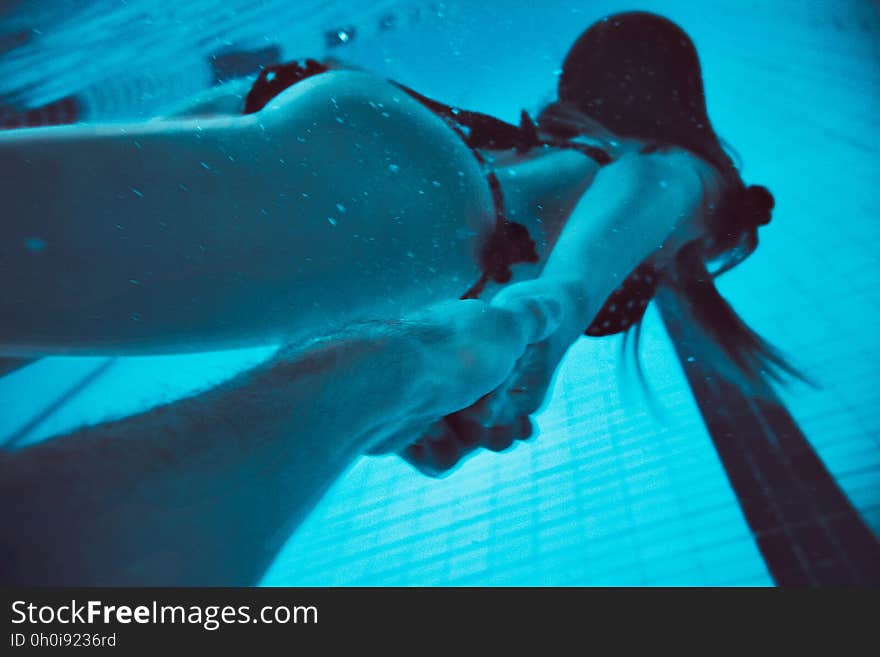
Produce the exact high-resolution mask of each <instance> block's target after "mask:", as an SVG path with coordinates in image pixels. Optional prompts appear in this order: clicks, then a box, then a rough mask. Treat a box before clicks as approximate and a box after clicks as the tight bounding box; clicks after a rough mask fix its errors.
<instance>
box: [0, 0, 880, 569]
mask: <svg viewBox="0 0 880 657" xmlns="http://www.w3.org/2000/svg"><path fill="white" fill-rule="evenodd" d="M634 6H638V7H640V8H643V9H646V10H649V11H655V12H658V13H661V14H664V15H666V16H668V17H670V18H672V19H673V20H675V21H676V22H678V23H679V24H681V25H682V26H683V27H684V28H685V29H686V30H687V31H688V32H689V33H690V34H691V35H692V37H693V39H694V41H695V43H696V45H697V48H698V50H699V52H700V54H701V57H702V62H703V68H704V77H705V83H706V91H707V96H708V103H709V112H710V115H711V117H712V119H713V121H714V123H715V126H716V128H717V130H718V132H719V133H720V134H721V135H722V136H723V137H724V138H725V139H726V140H727V141H728V142H730V143H731V144H732V145H734V146H735V148H736V150H737V151H738V152H739V154H740V156H741V158H742V160H743V163H744V167H743V173H744V177H745V179H746V180H747V181H748V182H756V183H760V184H765V185H767V186H768V187H769V188H770V189H772V190H773V193H774V195H775V196H776V201H777V207H776V211H775V213H774V219H773V222H772V224H771V225H770V226H769V227H767V228H766V229H763V230H762V233H761V247H760V248H759V249H758V251H757V252H756V253H755V255H754V256H752V257H751V258H750V259H749V260H748V261H747V263H745V264H744V265H743V266H741V267H739V268H737V269H736V270H735V271H733V272H731V273H730V274H728V275H726V276H724V277H723V278H722V279H721V280H720V288H721V291H722V292H723V293H724V294H725V296H727V297H728V298H729V299H730V300H731V302H732V304H733V305H734V306H735V307H736V309H737V310H738V311H739V312H740V313H741V314H742V315H743V317H744V318H745V319H746V320H747V321H748V322H749V323H750V325H752V326H753V327H754V328H756V329H757V330H758V331H759V332H760V333H761V334H763V335H765V336H766V337H767V338H768V339H769V340H771V341H772V342H774V343H776V344H778V345H779V346H780V347H782V348H783V350H784V351H785V352H786V353H787V354H788V355H790V356H791V357H792V360H793V361H794V362H795V364H796V365H798V366H799V367H801V368H802V369H803V370H805V371H806V372H807V373H808V374H809V375H810V376H811V377H812V378H814V379H816V380H817V381H818V383H819V384H820V387H819V388H818V389H813V388H809V387H807V386H804V385H792V386H790V387H787V388H781V389H779V391H778V393H779V396H780V398H781V400H782V401H783V402H784V403H785V405H786V406H787V408H788V410H789V412H790V413H791V415H792V417H793V418H794V420H795V421H796V422H797V424H798V425H799V426H800V429H801V430H802V431H803V433H804V435H805V436H806V437H807V439H808V440H809V443H810V444H811V445H812V447H813V448H814V449H815V450H816V452H817V453H818V455H819V457H820V458H821V460H822V462H823V463H824V464H825V466H826V468H827V469H828V471H829V472H830V474H831V476H832V477H833V478H834V479H835V480H836V482H837V483H838V485H839V486H840V488H841V489H842V490H843V491H844V493H845V494H846V496H847V497H848V498H849V500H850V501H851V503H852V504H853V506H854V507H855V508H856V509H857V510H858V512H859V513H860V514H861V517H862V518H863V519H864V521H865V522H866V523H867V525H868V526H869V527H871V528H872V529H873V531H874V532H875V533H877V532H880V415H878V413H877V410H878V408H880V385H878V384H880V380H878V376H877V372H878V371H880V355H878V350H877V349H876V346H875V342H876V336H877V335H878V334H880V292H878V290H880V262H878V255H877V254H878V253H880V248H878V247H880V222H878V221H877V218H878V217H880V187H878V185H877V181H878V180H880V138H878V132H880V119H878V117H880V112H878V100H880V66H878V64H880V38H878V37H880V16H878V11H877V5H876V4H875V3H873V2H869V1H867V0H865V1H858V0H813V1H812V2H808V3H805V2H801V1H799V0H772V1H770V2H758V1H757V0H753V1H748V0H747V1H742V0H710V1H709V2H704V3H695V2H690V1H688V0H669V1H666V2H663V1H661V0H656V1H649V0H642V1H640V2H638V3H633V2H630V1H627V2H617V1H612V0H596V1H585V0H581V1H578V2H575V1H571V0H548V1H546V2H542V3H540V9H536V3H534V2H531V1H528V0H511V1H501V0H486V1H484V2H479V3H476V2H469V1H467V0H449V1H447V2H421V1H419V0H395V1H384V2H380V1H375V2H368V1H366V0H364V1H361V0H357V1H352V2H344V1H336V2H327V1H325V2H319V1H301V2H282V1H280V0H263V1H257V0H226V1H225V2H215V1H213V0H196V1H194V2H189V3H178V2H171V1H170V0H169V1H167V2H164V1H161V0H153V1H150V0H129V2H127V3H119V2H111V1H109V0H91V1H89V0H77V1H75V2H72V1H71V2H65V3H54V2H48V1H46V2H28V1H27V0H24V1H22V2H15V1H11V2H10V0H6V1H3V2H0V102H3V103H4V104H5V105H6V106H7V107H14V108H15V109H16V110H17V111H23V110H25V109H27V108H35V107H39V106H42V105H46V104H48V103H52V102H54V101H57V100H59V99H62V98H65V97H68V96H71V95H75V96H77V97H78V98H80V99H81V102H82V104H83V107H84V108H85V109H87V110H88V112H90V117H91V118H94V119H102V118H103V119H107V120H111V119H117V118H139V117H141V118H143V117H149V116H152V115H155V114H156V113H157V112H160V111H162V108H164V107H167V106H170V105H173V103H174V102H175V101H176V100H179V99H181V98H185V97H186V96H188V95H191V94H194V93H197V92H199V91H202V90H204V89H205V88H207V87H208V86H209V84H210V83H211V80H212V77H211V76H212V74H213V72H212V70H211V68H210V65H209V59H208V56H209V55H210V54H211V53H216V52H219V51H222V50H223V49H224V48H226V49H228V48H240V49H259V48H265V47H268V46H272V45H274V46H277V47H278V48H279V49H280V52H281V53H282V55H283V58H285V59H292V58H297V57H304V56H315V57H319V56H323V55H326V54H332V55H334V56H337V57H340V58H342V59H345V60H346V61H349V62H352V63H354V64H357V65H360V66H363V67H365V68H368V69H371V70H374V71H377V72H379V73H381V74H383V75H386V76H388V77H392V78H394V79H397V80H399V81H401V82H403V83H405V84H408V85H410V86H412V87H414V88H416V89H418V90H420V91H422V92H424V93H426V94H427V95H429V96H432V97H435V98H440V99H443V100H444V101H446V102H449V103H454V104H458V105H461V106H464V107H468V108H471V109H475V110H479V111H484V112H488V113H492V114H494V115H496V116H499V117H501V118H503V119H506V120H512V121H515V120H516V119H517V118H518V114H519V110H520V109H522V108H525V109H528V110H530V111H533V110H535V109H536V108H538V107H539V106H540V105H541V104H543V103H544V102H546V101H547V100H549V99H550V98H551V94H552V93H553V90H554V84H555V75H556V72H557V69H558V68H559V66H560V62H561V59H562V57H563V55H564V54H565V52H566V50H567V48H568V47H569V45H570V44H571V43H572V42H573V40H574V39H575V38H576V37H577V36H578V35H579V34H580V32H581V31H582V30H583V29H584V28H585V27H586V26H587V25H588V24H590V23H591V22H593V21H594V20H595V19H597V18H599V17H601V16H602V15H605V14H607V13H610V12H613V11H620V10H624V9H630V8H633V7H634ZM334 34H335V35H336V38H335V39H334V37H333V35H334ZM340 35H341V36H340ZM50 192H51V188H50V187H49V186H47V193H50ZM0 321H2V318H0ZM619 352H620V341H619V339H618V338H608V339H602V340H595V339H590V340H588V339H586V338H584V339H581V341H580V342H578V343H577V344H576V345H575V347H574V348H573V349H572V351H571V352H570V354H569V356H568V357H567V359H566V361H565V363H564V365H563V367H562V370H561V371H560V373H559V374H558V377H557V379H556V382H555V385H554V388H553V393H552V399H551V401H550V403H549V405H548V406H547V407H546V409H545V410H544V411H543V412H542V413H541V414H540V415H539V416H538V418H537V424H538V426H539V428H540V435H538V436H537V437H536V438H535V439H533V440H531V441H529V442H527V443H523V444H518V445H517V446H516V447H515V448H513V449H511V450H510V451H509V452H507V453H504V454H494V453H483V454H480V455H478V456H476V457H474V458H472V459H471V460H470V461H468V462H467V463H465V464H464V465H463V466H462V467H461V468H460V469H458V470H457V471H456V472H455V473H453V474H452V475H451V476H449V477H446V478H444V479H440V480H432V479H427V478H424V477H422V476H420V475H418V474H416V473H415V471H413V470H412V469H411V468H410V467H409V466H407V465H406V464H404V463H403V462H402V461H400V460H399V459H396V458H393V457H381V458H364V459H361V460H359V461H358V462H357V463H356V464H355V465H354V466H353V467H352V468H351V469H350V471H349V472H348V473H347V474H346V475H345V476H344V477H343V478H342V479H340V480H339V481H338V482H337V483H336V485H335V486H334V487H333V488H332V490H331V491H330V493H329V494H328V495H327V496H326V497H325V498H324V499H323V500H322V501H321V503H320V504H319V506H318V507H317V508H316V509H315V510H314V512H313V513H312V514H311V515H310V516H309V518H308V519H307V521H306V522H305V524H304V525H302V526H301V527H300V528H299V529H298V530H297V531H296V533H295V534H294V535H293V536H292V537H291V538H290V540H289V541H288V543H287V545H286V546H285V548H284V549H283V550H282V551H281V553H280V554H279V556H278V558H277V560H276V562H275V564H274V565H273V567H272V568H271V569H270V571H269V572H268V573H267V574H266V576H265V578H264V582H263V583H264V584H266V585H349V584H357V585H392V584H394V585H398V584H400V585H423V584H440V585H447V584H455V585H482V584H492V585H495V584H497V585H507V584H551V585H572V584H578V585H580V584H586V585H599V584H618V585H619V584H630V585H639V584H649V585H652V584H667V585H686V584H687V585H689V584H696V585H704V584H705V585H771V584H773V582H774V577H773V574H772V573H771V572H770V570H769V569H768V566H767V562H766V560H765V557H764V556H762V552H761V550H760V549H759V544H758V541H757V540H756V536H755V531H754V530H753V528H751V527H750V525H749V523H748V522H747V519H746V517H745V516H744V512H743V507H742V505H741V504H740V502H739V500H738V497H737V494H736V493H735V492H734V489H733V487H732V486H731V483H730V480H729V474H728V473H727V472H726V470H725V465H724V463H722V461H721V460H720V458H719V453H718V450H717V449H716V446H715V444H714V443H713V440H712V439H711V437H710V435H709V433H708V431H707V429H706V426H705V424H704V421H703V419H702V417H701V415H700V411H699V409H698V406H697V403H696V401H695V399H694V395H693V394H692V392H691V389H690V387H689V386H688V382H687V380H686V378H685V375H684V372H683V370H682V366H681V365H680V363H679V360H678V358H677V357H676V353H675V349H674V347H673V345H672V343H671V341H670V339H669V337H668V336H667V334H666V332H665V330H664V327H663V324H662V322H661V321H660V318H659V314H658V313H657V311H656V309H654V308H653V307H652V308H650V309H649V311H648V314H647V320H646V324H645V327H644V331H643V342H642V346H641V353H642V358H643V362H644V364H645V369H646V375H647V379H648V382H649V385H650V389H651V391H652V395H653V400H654V401H653V403H649V402H648V401H647V399H646V397H645V396H644V395H643V394H642V393H641V392H640V390H639V388H638V386H637V385H636V384H634V381H635V379H634V377H632V376H630V375H627V374H626V373H625V372H623V373H622V371H621V367H620V359H619ZM267 353H269V348H262V349H251V350H247V351H238V352H222V353H209V354H191V355H185V356H162V357H138V358H116V359H112V360H110V359H106V358H47V359H43V360H41V361H39V362H37V363H35V364H32V365H29V366H27V367H25V368H23V369H19V370H16V371H15V372H13V373H12V374H9V375H7V376H5V377H3V378H2V379H0V438H3V437H5V439H6V440H7V441H15V443H16V444H17V445H19V446H20V445H26V444H29V443H33V442H36V441H39V440H42V439H45V438H47V437H50V436H52V435H54V434H57V433H59V432H62V431H64V430H68V429H71V428H73V427H76V426H78V425H80V424H82V423H83V422H95V421H98V420H100V419H103V418H108V417H118V416H120V415H122V414H125V413H132V412H135V411H138V410H141V409H143V408H146V407H149V406H151V405H154V404H156V403H158V402H161V401H168V400H171V399H174V398H177V397H180V396H182V395H184V394H187V393H189V392H193V391H195V390H199V389H202V388H204V387H206V386H208V385H210V384H212V383H216V382H219V381H221V380H223V379H224V378H228V377H230V376H231V375H232V374H234V373H235V372H237V371H240V370H242V369H244V368H245V367H247V366H248V364H251V363H255V362H257V361H258V360H259V359H261V358H262V357H264V356H265V355H266V354H267Z"/></svg>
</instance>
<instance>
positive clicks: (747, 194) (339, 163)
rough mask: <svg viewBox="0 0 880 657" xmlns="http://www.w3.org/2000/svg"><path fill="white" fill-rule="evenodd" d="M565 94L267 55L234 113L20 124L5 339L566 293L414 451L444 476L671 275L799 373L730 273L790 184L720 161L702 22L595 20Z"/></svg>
mask: <svg viewBox="0 0 880 657" xmlns="http://www.w3.org/2000/svg"><path fill="white" fill-rule="evenodd" d="M558 92H559V98H558V100H557V101H556V102H554V103H552V104H551V105H550V106H548V107H547V108H545V109H544V110H543V111H542V112H541V113H540V115H539V116H538V118H537V121H535V122H533V121H532V120H531V119H530V118H529V117H528V116H527V115H525V114H524V115H523V117H522V121H521V123H520V126H518V127H516V126H509V125H507V124H504V123H502V122H500V121H497V120H494V119H492V118H491V117H486V116H484V115H479V114H475V113H470V112H466V111H462V110H459V109H456V108H449V107H447V106H445V105H442V104H440V103H437V102H435V101H432V100H430V99H427V98H425V97H423V96H421V95H420V94H418V93H417V92H414V91H412V90H409V89H406V88H404V87H401V86H400V85H397V84H395V83H392V82H389V81H386V80H383V79H380V78H377V77H375V76H373V75H370V74H368V73H365V72H362V71H353V70H333V69H327V68H326V67H325V66H323V65H321V64H319V63H316V62H310V63H308V64H307V65H306V66H297V65H288V66H283V67H276V68H271V69H267V70H265V71H264V72H263V73H262V74H261V76H260V78H259V79H258V80H257V82H256V83H255V85H254V86H253V88H252V89H251V90H250V92H249V93H248V95H247V97H246V98H245V99H244V103H243V105H242V106H241V107H239V108H238V109H239V110H240V113H237V114H233V113H230V114H227V115H225V116H215V117H213V118H205V117H195V118H194V117H183V118H177V119H167V120H161V121H152V122H148V123H143V124H135V125H88V124H85V125H75V126H66V127H56V128H45V129H34V130H22V131H13V132H8V133H5V134H0V172H2V176H0V197H2V198H3V199H4V203H5V204H6V209H7V212H6V220H5V221H4V222H3V224H2V228H0V230H2V240H0V254H2V257H0V277H2V278H0V281H2V284H3V288H4V295H3V296H2V299H0V315H2V316H3V317H4V318H5V319H4V321H3V323H2V325H0V353H2V354H4V355H10V356H21V357H36V356H42V355H47V354H129V353H150V352H173V351H184V350H187V351H191V350H204V349H214V348H224V347H238V346H244V345H250V344H259V343H270V342H276V343H284V342H290V341H292V340H296V339H299V338H302V337H305V336H313V335H319V334H324V333H326V332H327V331H328V330H331V329H334V328H336V327H339V326H345V325H347V324H349V323H352V322H357V321H362V320H370V319H395V318H399V317H402V316H405V315H406V314H408V313H410V312H412V311H416V310H419V309H421V308H425V307H428V306H430V305H432V304H435V303H437V302H441V301H443V300H449V299H459V298H477V297H479V298H481V299H484V300H489V299H496V298H497V299H502V300H504V299H505V298H506V299H507V302H512V301H514V300H515V299H513V298H512V297H516V296H517V295H519V296H531V297H533V298H535V299H542V298H543V299H551V298H552V299H553V300H554V302H558V303H560V304H561V307H564V308H565V320H564V321H561V322H560V328H559V329H558V330H557V331H556V332H555V333H554V334H553V335H551V336H548V337H547V339H546V340H542V341H541V343H540V344H538V345H535V346H534V347H533V348H530V350H529V351H528V352H527V354H526V355H525V357H524V358H523V359H521V362H520V364H519V365H518V367H517V371H516V372H514V374H512V375H511V377H510V379H509V380H508V381H507V382H506V383H505V384H504V385H503V386H502V387H501V388H500V389H498V390H495V391H494V392H493V391H490V390H487V391H485V393H486V394H485V396H484V398H483V399H482V400H481V401H480V402H479V403H478V404H477V405H475V406H474V407H471V408H469V409H467V410H464V411H462V412H461V413H458V414H455V415H454V416H451V417H450V418H448V419H447V420H446V421H444V422H443V423H441V424H439V425H437V426H435V427H434V428H433V430H432V433H431V436H432V437H431V439H430V440H420V441H416V442H414V443H413V444H412V445H411V446H410V447H409V448H407V451H406V454H407V456H408V458H410V460H412V461H413V462H414V463H416V464H417V465H418V466H419V467H421V468H422V469H423V470H424V471H426V472H438V471H443V470H445V469H446V468H448V467H451V465H453V464H454V463H455V462H456V461H457V460H458V458H459V457H460V456H461V455H462V454H463V453H465V452H467V451H469V450H470V449H472V448H473V447H474V446H475V445H478V444H482V445H484V446H488V447H491V448H498V449H502V448H504V447H505V446H506V445H509V444H510V441H511V440H513V439H514V438H516V437H522V435H527V434H528V432H529V428H528V426H526V425H527V422H528V420H527V416H528V415H529V414H530V413H532V412H533V411H534V410H535V409H536V408H537V407H538V406H539V405H540V403H541V401H542V400H543V398H544V394H545V392H546V388H547V386H548V384H549V381H550V378H551V377H552V374H553V372H554V371H555V369H556V366H557V365H558V363H559V362H560V360H561V358H562V356H563V355H564V353H565V351H566V350H567V348H568V347H569V346H570V345H571V344H572V343H573V341H574V340H575V339H576V338H577V336H578V335H580V334H582V333H583V332H584V331H585V330H586V333H587V334H588V335H593V336H600V335H607V334H611V333H616V332H620V331H625V330H627V329H629V328H631V327H633V326H637V325H638V322H639V320H640V318H641V317H642V315H643V313H644V309H645V307H646V306H647V304H648V302H649V301H650V299H651V298H652V296H653V295H654V293H655V291H656V290H657V287H658V286H659V285H665V286H668V287H670V288H672V289H674V290H675V291H676V292H677V293H679V294H681V295H682V296H684V297H685V298H686V300H687V301H688V302H689V304H690V307H691V308H692V310H693V313H694V318H695V320H696V321H699V322H701V323H703V324H705V325H706V327H707V329H708V332H709V334H710V335H712V336H713V337H714V338H715V339H716V341H717V343H718V345H719V346H720V347H721V348H722V349H723V350H724V351H725V352H726V353H727V354H728V355H729V356H730V357H731V359H732V360H733V361H734V362H735V363H737V364H738V365H739V366H740V367H741V368H742V369H743V371H744V372H745V373H747V374H753V373H755V372H756V371H758V370H760V369H762V368H764V367H765V366H777V367H780V368H782V369H783V370H787V369H788V368H787V366H786V365H785V363H784V361H782V360H781V359H780V358H779V357H778V356H777V355H776V353H775V352H774V351H773V350H772V349H770V348H769V347H768V346H767V345H766V344H765V343H763V342H762V341H761V340H760V338H758V337H757V336H755V334H754V333H752V332H751V331H749V329H748V328H747V327H745V326H744V325H743V324H742V322H741V321H740V320H739V319H738V317H737V316H736V314H735V313H734V312H733V311H732V310H731V309H730V307H729V306H728V305H727V304H726V303H725V302H724V300H723V299H722V298H721V297H720V296H719V295H718V293H717V291H716V290H715V287H714V284H713V277H714V276H715V275H717V274H719V273H721V272H723V271H725V270H727V269H729V268H730V267H732V266H734V265H735V264H736V263H738V262H739V261H741V260H742V259H743V258H744V257H746V256H747V255H748V254H749V253H750V252H751V251H752V250H753V249H754V248H755V246H756V243H757V228H758V226H760V225H762V224H765V223H767V221H769V218H770V210H771V208H772V205H773V200H772V196H771V195H770V194H769V192H768V191H767V190H766V189H764V188H762V187H747V186H746V185H745V184H744V183H743V181H742V179H741V178H740V176H739V173H738V172H737V170H736V168H735V166H734V164H733V162H732V161H731V159H730V158H729V157H728V156H727V155H726V154H725V152H724V150H723V148H722V146H721V143H720V141H719V139H718V137H717V135H716V134H715V132H714V130H713V129H712V126H711V123H710V121H709V118H708V115H707V112H706V106H705V98H704V94H703V86H702V78H701V73H700V66H699V61H698V58H697V55H696V51H695V49H694V47H693V44H692V43H691V41H690V39H689V38H688V37H687V35H686V34H685V33H684V32H683V31H682V30H681V29H680V28H678V27H677V26H676V25H674V24H673V23H671V22H669V21H667V20H666V19H663V18H660V17H658V16H654V15H651V14H647V13H642V12H630V13H626V14H618V15H615V16H611V17H609V18H607V19H604V20H602V21H599V22H598V23H596V24H595V25H593V26H592V27H590V29H588V30H587V31H586V32H585V33H584V34H583V35H582V36H581V37H580V38H579V39H578V41H577V42H576V43H575V45H574V46H573V47H572V48H571V50H570V51H569V53H568V55H567V57H566V60H565V63H564V66H563V71H562V75H561V77H560V80H559V88H558ZM96 181H99V182H96ZM510 283H521V284H520V285H517V286H516V287H508V288H504V287H502V286H504V285H508V284H510ZM505 295H506V296H505ZM490 393H491V394H490Z"/></svg>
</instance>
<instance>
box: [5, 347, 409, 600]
mask: <svg viewBox="0 0 880 657" xmlns="http://www.w3.org/2000/svg"><path fill="white" fill-rule="evenodd" d="M415 358H416V354H415V353H414V351H413V350H412V349H410V348H409V346H408V342H407V340H406V338H405V337H403V336H400V335H398V336H394V335H388V334H387V333H383V332H377V331H375V330H366V331H361V332H360V333H359V334H356V335H350V336H342V337H341V338H340V339H337V340H334V341H332V342H327V343H324V344H319V345H317V346H313V347H311V348H309V349H308V350H306V351H305V352H303V353H300V354H290V355H285V354H284V353H283V352H282V353H280V354H279V355H278V356H276V357H275V358H273V359H272V360H271V361H269V362H268V363H266V364H264V365H261V366H259V367H257V368H255V369H253V370H251V371H248V372H246V373H244V374H242V375H240V376H238V377H236V378H235V379H234V380H232V381H230V382H228V383H225V384H223V385H221V386H219V387H217V388H215V389H213V390H210V391H208V392H206V393H203V394H202V395H199V396H196V397H191V398H188V399H184V400H181V401H178V402H175V403H172V404H169V405H166V406H162V407H159V408H156V409H154V410H152V411H149V412H146V413H143V414H140V415H137V416H133V417H130V418H126V419H123V420H120V421H116V422H109V423H106V424H102V425H98V426H95V427H89V428H85V429H82V430H80V431H78V432H76V433H75V434H72V435H69V436H65V437H64V438H62V439H56V440H53V441H51V442H49V443H46V444H43V445H39V446H36V447H32V448H29V449H26V450H23V451H21V452H17V453H13V454H7V455H4V456H3V457H2V461H0V469H2V473H0V491H2V493H0V494H2V495H3V499H4V500H6V504H5V505H4V506H5V510H4V511H3V512H2V515H3V517H2V520H3V523H4V539H3V554H2V555H0V559H2V561H3V563H4V571H5V572H4V577H3V579H4V581H5V583H22V584H38V583H50V584H64V583H69V584H87V583H88V584H219V583H222V584H253V583H255V582H256V581H257V580H258V579H259V577H260V575H261V574H262V573H263V572H264V570H265V568H266V567H267V566H268V564H269V563H270V561H271V559H272V558H273V557H274V555H275V553H276V552H277V550H278V548H279V547H280V546H281V544H282V543H283V541H284V540H286V538H287V537H288V536H289V534H290V532H291V531H292V529H293V528H294V527H295V526H296V524H297V523H298V522H299V521H300V520H301V519H302V517H303V516H304V515H305V514H306V513H307V512H308V510H309V509H310V508H311V506H312V505H313V504H314V503H315V501H316V500H317V499H318V498H319V497H320V495H321V494H322V493H323V492H324V490H325V489H326V488H327V487H328V486H329V485H330V484H331V483H332V482H333V481H334V480H335V478H336V477H338V475H339V474H340V473H341V472H342V471H343V470H344V469H345V468H346V467H347V466H348V465H349V463H350V462H351V461H352V460H353V459H354V458H355V457H356V456H357V455H358V454H359V453H360V452H362V451H364V450H365V446H364V445H365V444H367V443H368V442H369V434H370V432H374V431H375V432H378V431H380V428H381V424H382V421H383V418H384V417H388V416H396V415H400V414H404V413H405V412H406V411H407V405H408V404H410V403H411V399H412V395H411V394H410V390H409V388H408V384H407V381H408V380H410V379H406V378H405V377H404V375H405V374H406V373H408V372H411V371H413V369H416V368H417V365H418V363H416V362H415V360H414V359H415Z"/></svg>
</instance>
